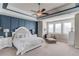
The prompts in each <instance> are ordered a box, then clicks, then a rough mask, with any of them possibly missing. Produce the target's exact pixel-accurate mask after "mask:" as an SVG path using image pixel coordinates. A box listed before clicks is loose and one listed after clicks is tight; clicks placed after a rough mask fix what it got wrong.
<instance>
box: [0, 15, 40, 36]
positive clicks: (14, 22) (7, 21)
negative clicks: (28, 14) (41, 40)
mask: <svg viewBox="0 0 79 59" xmlns="http://www.w3.org/2000/svg"><path fill="white" fill-rule="evenodd" d="M21 26H24V27H26V28H28V29H29V30H33V31H34V33H35V34H37V30H38V29H37V22H36V21H30V20H27V19H20V18H15V17H10V16H5V15H0V27H2V29H6V28H7V29H9V30H10V32H9V36H11V35H12V34H11V33H12V32H14V31H15V29H17V28H19V27H21ZM0 36H4V32H3V30H0Z"/></svg>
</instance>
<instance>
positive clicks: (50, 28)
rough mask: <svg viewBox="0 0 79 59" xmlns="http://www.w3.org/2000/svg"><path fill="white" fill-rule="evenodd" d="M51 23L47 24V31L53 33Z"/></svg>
mask: <svg viewBox="0 0 79 59" xmlns="http://www.w3.org/2000/svg"><path fill="white" fill-rule="evenodd" d="M53 26H54V25H53V24H48V33H53Z"/></svg>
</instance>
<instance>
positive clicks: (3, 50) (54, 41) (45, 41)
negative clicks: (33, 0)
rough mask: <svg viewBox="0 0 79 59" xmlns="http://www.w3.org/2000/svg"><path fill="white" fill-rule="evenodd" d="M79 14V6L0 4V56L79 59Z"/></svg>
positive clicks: (74, 4) (75, 4) (62, 4)
mask: <svg viewBox="0 0 79 59" xmlns="http://www.w3.org/2000/svg"><path fill="white" fill-rule="evenodd" d="M78 13H79V4H78V3H0V56H5V55H6V56H9V55H10V56H16V55H19V56H21V55H22V56H27V55H28V56H60V55H61V56H62V55H64V56H69V55H71V56H72V55H79V52H78V51H79V49H76V48H79V44H78V42H79V41H78V35H79V33H78V32H79V28H78V27H79V26H78V22H79V20H78V17H79V14H78ZM29 43H30V44H29ZM21 45H22V46H21ZM29 45H30V46H31V45H34V46H33V47H31V48H30V47H29ZM26 46H28V47H26ZM34 48H35V49H34ZM32 49H33V50H32ZM29 50H31V51H29ZM7 51H8V52H7ZM61 51H62V53H61Z"/></svg>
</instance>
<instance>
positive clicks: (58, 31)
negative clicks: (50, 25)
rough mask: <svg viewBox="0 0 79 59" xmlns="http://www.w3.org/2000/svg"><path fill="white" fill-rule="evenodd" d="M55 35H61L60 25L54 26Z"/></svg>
mask: <svg viewBox="0 0 79 59" xmlns="http://www.w3.org/2000/svg"><path fill="white" fill-rule="evenodd" d="M55 33H61V23H58V24H55Z"/></svg>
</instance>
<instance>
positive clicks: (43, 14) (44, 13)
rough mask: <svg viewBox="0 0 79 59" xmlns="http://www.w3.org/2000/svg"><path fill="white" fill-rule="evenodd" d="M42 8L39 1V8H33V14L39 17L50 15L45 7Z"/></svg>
mask: <svg viewBox="0 0 79 59" xmlns="http://www.w3.org/2000/svg"><path fill="white" fill-rule="evenodd" d="M40 8H41V7H40V3H38V10H37V11H34V10H31V11H32V12H34V14H33V15H36V16H37V17H41V16H45V15H48V13H46V12H45V11H46V9H45V8H42V9H40Z"/></svg>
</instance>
